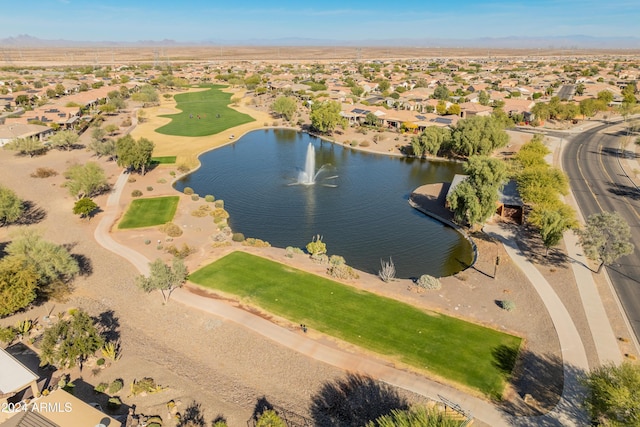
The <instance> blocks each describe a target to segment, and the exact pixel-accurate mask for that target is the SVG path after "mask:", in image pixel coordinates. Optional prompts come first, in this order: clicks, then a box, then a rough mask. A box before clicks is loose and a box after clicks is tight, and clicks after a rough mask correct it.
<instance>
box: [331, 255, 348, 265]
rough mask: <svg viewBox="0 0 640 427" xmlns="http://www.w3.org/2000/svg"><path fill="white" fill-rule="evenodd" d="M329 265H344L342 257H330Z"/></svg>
mask: <svg viewBox="0 0 640 427" xmlns="http://www.w3.org/2000/svg"><path fill="white" fill-rule="evenodd" d="M329 264H331V265H344V264H346V262H345V260H344V257H341V256H340V255H331V256H330V257H329Z"/></svg>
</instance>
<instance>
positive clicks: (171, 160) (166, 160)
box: [151, 156, 176, 165]
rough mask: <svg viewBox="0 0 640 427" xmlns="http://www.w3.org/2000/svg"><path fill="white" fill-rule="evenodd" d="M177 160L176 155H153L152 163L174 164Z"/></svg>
mask: <svg viewBox="0 0 640 427" xmlns="http://www.w3.org/2000/svg"><path fill="white" fill-rule="evenodd" d="M175 162H176V156H163V157H152V158H151V164H154V165H172V164H174V163H175Z"/></svg>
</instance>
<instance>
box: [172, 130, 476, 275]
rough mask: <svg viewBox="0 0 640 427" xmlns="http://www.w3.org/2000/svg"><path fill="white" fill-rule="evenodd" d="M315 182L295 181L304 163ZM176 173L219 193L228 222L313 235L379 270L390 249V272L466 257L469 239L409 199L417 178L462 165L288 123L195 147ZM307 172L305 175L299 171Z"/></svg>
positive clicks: (356, 263) (281, 234)
mask: <svg viewBox="0 0 640 427" xmlns="http://www.w3.org/2000/svg"><path fill="white" fill-rule="evenodd" d="M309 144H311V146H312V150H311V151H312V154H311V156H312V160H311V162H312V163H315V167H313V164H312V165H311V166H312V168H313V169H314V171H315V172H316V173H317V176H316V177H315V182H314V183H313V184H310V185H305V184H299V183H298V181H299V180H301V178H300V177H301V176H302V175H305V174H301V171H304V170H305V168H309V160H310V159H309V157H308V154H309ZM200 162H201V163H202V166H201V167H200V168H199V169H198V170H197V171H195V172H193V173H191V174H189V175H188V176H185V177H183V178H182V179H180V180H179V181H178V182H177V183H176V189H177V190H179V191H182V190H183V189H184V187H191V188H193V189H194V191H195V192H196V193H197V194H199V195H200V196H202V197H204V196H205V195H207V194H212V195H214V196H215V198H216V199H223V200H224V202H225V209H226V210H227V211H228V212H229V214H230V219H229V223H230V226H231V228H232V229H233V231H234V232H241V233H243V234H244V235H245V236H246V237H255V238H259V239H262V240H266V241H268V242H269V243H271V245H272V246H277V247H281V248H285V247H287V246H293V247H299V248H303V249H304V247H305V246H306V244H307V243H309V242H310V241H311V239H312V238H313V237H314V236H316V235H320V236H322V237H323V241H324V242H325V243H326V245H327V252H328V254H329V255H341V256H343V257H344V258H345V260H346V262H347V264H349V265H351V266H353V267H354V268H357V269H359V270H362V271H366V272H369V273H373V274H377V272H378V271H379V270H380V261H381V260H385V261H388V260H389V258H391V259H392V260H393V262H394V264H395V267H396V271H397V277H399V278H410V277H419V276H420V275H422V274H431V275H433V276H436V277H442V276H447V275H451V274H454V273H456V272H458V271H460V270H462V269H463V268H464V266H465V265H468V264H469V263H470V262H471V260H472V258H473V253H472V249H471V246H470V244H469V242H468V241H467V240H466V239H465V238H464V237H463V236H461V235H460V234H459V233H458V232H457V231H455V230H454V229H452V228H450V227H448V226H445V225H443V224H441V223H440V222H438V221H436V220H434V219H432V218H430V217H428V216H426V215H424V214H422V213H420V212H418V211H417V210H415V209H413V208H412V207H411V206H409V203H408V198H409V195H410V194H411V192H412V191H413V190H414V189H416V188H417V187H419V186H421V185H424V184H428V183H435V182H442V181H450V180H451V179H452V178H453V175H454V174H456V173H460V172H461V165H460V164H456V163H449V162H435V161H425V160H419V159H407V158H400V157H391V156H385V155H382V154H372V153H366V152H362V151H357V150H352V149H351V148H349V147H343V146H341V145H337V144H333V143H331V142H327V141H323V140H321V139H319V138H315V137H313V136H310V135H308V134H306V133H301V132H296V131H293V130H283V129H276V130H259V131H253V132H250V133H248V134H247V135H245V136H243V137H242V138H240V139H238V140H237V141H235V142H233V143H231V144H229V145H226V146H223V147H220V148H217V149H215V150H212V151H209V152H207V153H205V154H203V155H201V156H200ZM304 180H306V179H303V181H304Z"/></svg>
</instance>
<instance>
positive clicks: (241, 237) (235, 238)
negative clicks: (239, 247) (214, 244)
mask: <svg viewBox="0 0 640 427" xmlns="http://www.w3.org/2000/svg"><path fill="white" fill-rule="evenodd" d="M231 240H233V241H234V242H244V234H242V233H233V236H231Z"/></svg>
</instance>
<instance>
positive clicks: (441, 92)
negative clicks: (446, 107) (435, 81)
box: [433, 85, 451, 101]
mask: <svg viewBox="0 0 640 427" xmlns="http://www.w3.org/2000/svg"><path fill="white" fill-rule="evenodd" d="M450 96H451V92H449V89H447V87H446V86H445V85H438V86H437V87H436V88H435V89H434V91H433V97H434V98H435V99H441V100H443V101H446V100H447V99H449V97H450Z"/></svg>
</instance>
